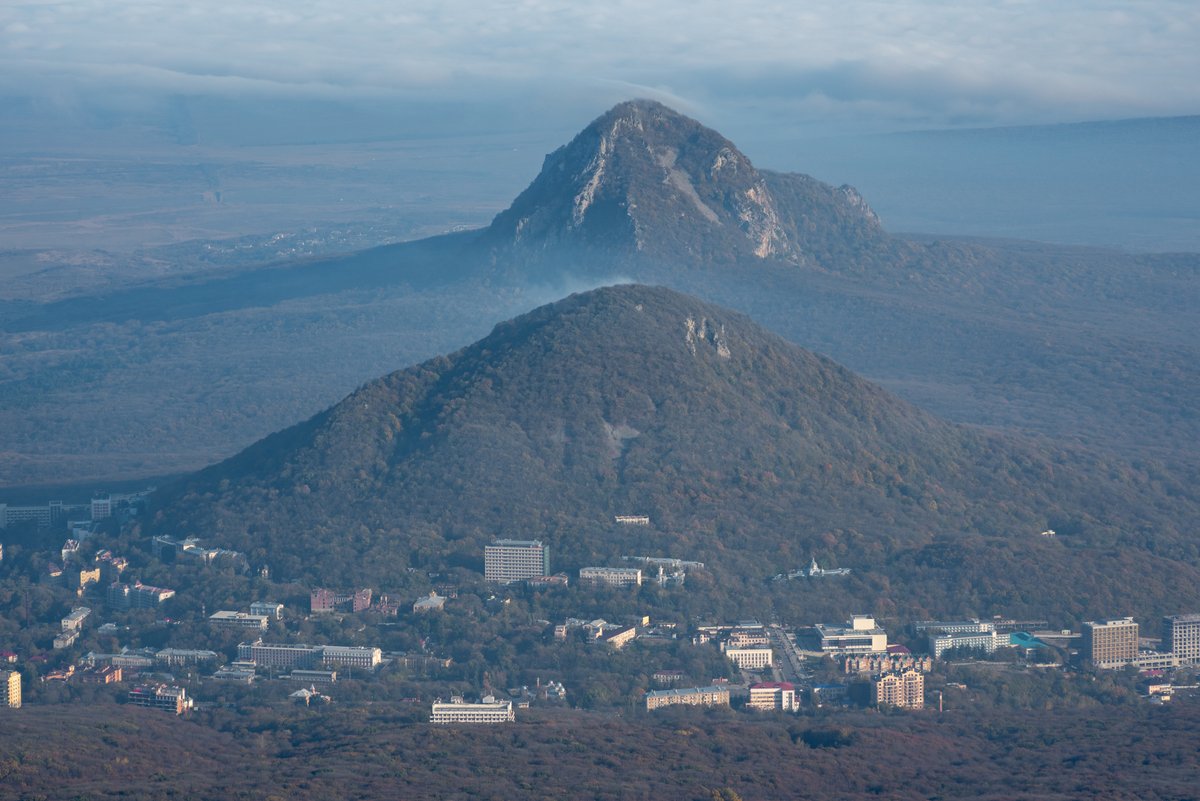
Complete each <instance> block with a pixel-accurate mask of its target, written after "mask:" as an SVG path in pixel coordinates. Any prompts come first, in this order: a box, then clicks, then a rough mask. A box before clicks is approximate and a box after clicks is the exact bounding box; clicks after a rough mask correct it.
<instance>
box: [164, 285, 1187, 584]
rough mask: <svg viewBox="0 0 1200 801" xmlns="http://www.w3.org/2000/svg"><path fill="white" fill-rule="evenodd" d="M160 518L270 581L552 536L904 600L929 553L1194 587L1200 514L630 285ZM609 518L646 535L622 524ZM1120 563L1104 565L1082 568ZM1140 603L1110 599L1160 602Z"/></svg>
mask: <svg viewBox="0 0 1200 801" xmlns="http://www.w3.org/2000/svg"><path fill="white" fill-rule="evenodd" d="M158 505H159V511H158V514H157V517H156V522H155V525H154V528H155V529H156V530H164V531H172V532H175V533H186V534H192V533H202V534H203V535H204V536H205V537H207V538H210V539H212V540H214V541H219V542H221V543H222V544H224V545H227V546H229V547H234V548H238V549H241V550H245V551H248V552H249V553H250V554H251V559H252V562H253V563H255V564H259V563H268V564H270V565H271V566H272V568H273V569H274V571H275V573H276V574H277V575H279V576H283V577H292V578H307V579H311V580H320V581H330V582H344V583H350V582H359V581H375V582H378V583H380V584H382V585H384V586H386V585H387V584H388V582H389V580H390V577H394V576H395V575H396V574H397V573H398V572H401V571H403V570H404V569H405V568H408V567H418V568H427V569H442V568H444V567H446V566H454V565H461V566H468V567H473V568H476V569H478V568H479V567H480V566H481V554H482V550H483V546H484V545H485V544H486V543H487V542H489V541H490V540H491V539H492V538H493V537H494V536H498V535H501V536H514V537H522V538H527V537H538V538H541V539H544V540H545V541H547V542H548V543H549V544H550V545H551V548H552V553H553V554H554V565H555V569H568V570H570V569H574V568H577V567H579V566H582V565H585V564H593V563H601V564H604V563H609V562H612V561H614V560H617V559H619V558H620V556H621V555H623V554H628V553H662V554H670V555H674V556H680V557H684V558H689V559H700V560H702V561H706V562H710V563H712V564H714V565H717V566H718V568H717V573H718V575H722V576H728V577H731V578H732V577H737V578H738V580H749V581H761V580H764V579H765V578H767V577H768V576H769V575H771V574H773V573H775V572H778V570H779V569H781V567H788V566H798V565H799V564H801V563H805V562H807V560H808V557H809V556H810V554H812V553H814V552H817V551H819V552H820V553H821V554H822V556H823V557H824V558H833V559H835V560H837V561H841V562H843V563H847V564H849V563H853V564H854V565H855V567H856V568H860V569H863V570H874V571H878V572H880V573H881V574H882V573H888V574H891V575H893V576H894V577H895V578H896V579H897V584H896V585H893V586H892V587H891V591H890V592H892V593H895V594H896V595H897V596H903V595H905V594H911V599H916V598H919V597H924V598H929V597H930V596H929V592H928V590H926V591H924V592H922V591H920V590H919V585H920V584H921V582H922V580H923V574H924V572H926V571H925V568H929V569H935V568H937V566H938V565H939V564H941V563H943V562H944V561H945V559H946V558H947V557H946V556H945V554H946V553H947V552H957V553H959V555H960V557H962V558H966V557H968V556H969V557H970V559H974V558H977V557H981V558H983V559H985V560H986V559H988V558H990V557H989V549H990V550H991V552H994V553H995V554H996V557H997V559H998V560H1000V562H1005V563H1006V564H1000V563H999V562H998V563H997V564H996V565H994V570H993V571H992V572H993V573H994V574H995V575H992V576H991V578H990V579H989V581H995V582H997V585H998V589H999V590H1001V591H1004V592H1007V593H1009V594H1013V593H1017V594H1019V591H1018V589H1017V588H1016V587H1015V586H1013V582H1014V581H1017V580H1018V578H1017V577H1019V576H1020V574H1021V572H1022V571H1023V572H1025V573H1026V574H1028V575H1029V576H1034V575H1037V574H1039V573H1040V572H1041V570H1040V568H1039V569H1038V570H1031V569H1028V568H1029V567H1030V566H1028V565H1025V566H1023V565H1022V564H1021V563H1022V561H1023V560H1024V559H1028V558H1032V559H1033V560H1034V561H1035V562H1037V563H1038V564H1039V565H1041V566H1043V567H1045V566H1048V567H1049V569H1051V570H1052V571H1053V570H1055V569H1059V570H1060V571H1063V572H1060V575H1066V574H1068V573H1072V572H1073V571H1076V570H1082V571H1083V574H1084V575H1085V576H1086V575H1087V574H1088V571H1089V570H1093V569H1094V570H1097V571H1101V572H1100V573H1096V574H1095V575H1094V579H1095V581H1096V582H1097V583H1098V584H1101V583H1103V582H1104V581H1105V578H1106V577H1105V575H1103V574H1107V578H1108V579H1115V576H1113V573H1114V571H1117V572H1120V571H1126V570H1130V569H1133V570H1140V569H1154V570H1156V571H1158V573H1159V575H1160V577H1161V580H1162V581H1167V580H1171V581H1174V580H1179V581H1187V580H1189V577H1197V576H1200V573H1198V572H1197V571H1196V570H1195V567H1194V564H1195V556H1196V554H1195V545H1194V544H1189V543H1188V542H1187V540H1186V538H1185V537H1184V536H1183V535H1182V533H1181V528H1180V526H1181V525H1182V521H1186V520H1187V519H1188V515H1190V514H1194V513H1195V511H1196V510H1197V509H1198V508H1200V507H1197V504H1196V503H1195V499H1194V498H1193V497H1192V496H1191V495H1190V494H1189V493H1188V492H1186V491H1185V490H1184V488H1182V487H1180V486H1177V485H1175V484H1172V483H1171V481H1170V479H1169V478H1167V477H1165V476H1162V475H1157V474H1153V473H1152V472H1149V471H1147V470H1146V469H1135V468H1133V467H1131V466H1129V465H1124V464H1121V463H1117V462H1112V463H1101V462H1097V461H1096V460H1094V459H1090V458H1088V457H1086V456H1084V455H1082V454H1079V453H1074V452H1070V451H1063V450H1053V451H1047V450H1045V449H1038V448H1035V447H1033V446H1032V445H1031V444H1028V443H1023V442H1020V441H1015V440H1013V439H1011V438H1006V437H1004V436H1001V435H999V434H991V433H986V432H982V431H978V430H973V429H968V428H963V427H959V426H955V425H952V424H948V423H945V422H942V421H940V420H938V419H936V418H934V417H932V416H930V415H928V414H926V413H924V412H922V411H920V410H918V409H916V408H915V407H913V406H911V405H909V404H907V403H905V402H903V401H901V400H899V399H897V398H895V397H893V396H891V395H889V394H888V393H886V392H884V391H883V390H881V389H880V388H878V387H877V386H875V385H872V384H870V383H868V382H866V381H864V380H863V379H861V378H859V377H857V376H855V375H853V374H852V373H850V372H849V371H847V370H846V369H844V368H842V367H840V366H838V365H837V364H835V363H833V362H831V361H829V360H827V359H824V358H822V357H819V356H816V355H814V354H812V353H809V352H807V351H804V350H802V349H800V348H798V347H796V346H794V345H791V344H789V343H787V342H785V341H784V340H782V339H780V338H779V337H777V336H775V335H773V334H771V333H769V332H767V331H765V330H764V329H762V328H760V327H759V326H757V325H756V324H754V323H753V322H752V321H751V320H749V319H748V318H746V317H744V316H742V315H740V314H737V313H735V312H731V311H728V310H726V309H722V308H719V307H715V306H712V305H709V304H706V303H703V302H701V301H699V300H697V299H695V298H691V297H687V296H683V295H679V294H677V293H675V292H672V291H670V290H667V289H662V288H650V287H644V286H617V287H611V288H606V289H601V290H595V291H592V292H588V293H584V294H580V295H573V296H571V297H569V298H566V299H565V300H562V301H559V302H557V303H555V304H551V305H549V306H544V307H542V308H539V309H537V310H535V311H533V312H530V313H529V314H526V315H523V316H521V317H519V318H517V319H515V320H513V321H510V322H507V323H503V324H501V325H499V326H497V327H496V329H495V330H494V331H493V332H492V334H491V335H489V336H488V337H486V338H484V339H483V340H481V341H479V342H477V343H475V344H474V345H471V346H470V347H467V348H464V349H463V350H461V351H458V352H457V353H454V354H452V355H449V356H446V357H441V358H437V359H433V360H431V361H428V362H425V363H423V364H421V365H418V366H415V367H412V368H409V369H407V370H403V371H400V372H396V373H393V374H391V375H389V376H386V377H384V378H382V379H380V380H378V381H373V382H371V383H369V384H367V385H365V386H363V387H362V388H360V389H359V390H358V391H356V392H355V393H353V394H352V395H350V396H349V397H348V398H346V399H345V400H344V401H342V402H341V403H339V404H337V405H336V406H334V407H332V408H331V409H329V410H327V411H325V412H322V413H321V414H319V415H317V416H316V417H314V418H312V419H310V420H308V421H306V422H304V423H302V424H300V425H297V426H294V427H292V428H290V429H287V430H285V431H282V432H280V433H278V434H275V435H272V436H271V437H268V438H267V439H265V440H263V441H262V442H260V443H258V444H256V445H254V446H253V447H251V448H249V449H247V450H246V451H244V452H243V453H241V454H239V455H238V456H236V457H234V458H232V459H229V460H227V461H226V462H223V463H221V464H219V465H216V466H214V467H212V468H209V469H207V470H204V471H202V472H201V473H199V474H197V475H195V476H194V477H192V478H190V479H187V480H186V481H184V482H182V483H181V484H180V485H178V486H176V487H173V488H170V489H169V490H167V491H165V492H163V493H160V497H159V499H158ZM623 513H638V514H648V515H650V517H651V519H652V521H653V523H654V525H653V526H652V527H650V528H648V529H646V528H637V529H630V528H622V527H614V526H613V525H612V523H611V521H612V519H613V516H614V515H616V514H623ZM1048 527H1052V528H1056V529H1059V530H1060V532H1061V536H1060V538H1059V540H1058V541H1057V542H1054V543H1052V544H1050V545H1047V544H1046V543H1045V542H1044V541H1041V539H1040V538H1039V537H1038V532H1040V531H1042V530H1043V529H1045V528H1048ZM980 538H984V539H982V540H981V539H980ZM989 538H990V539H989ZM992 540H994V543H993V544H997V543H1000V544H1003V547H1002V548H998V549H996V548H991V546H988V545H987V542H989V541H992ZM1118 544H1120V545H1123V546H1126V547H1128V548H1129V555H1128V556H1127V557H1124V558H1122V559H1121V560H1117V561H1115V562H1113V561H1106V560H1105V559H1104V558H1102V557H1103V552H1102V551H1099V550H1094V549H1097V548H1106V547H1110V546H1113V545H1118ZM948 549H949V550H948ZM1164 557H1171V558H1174V559H1181V560H1184V561H1185V562H1187V563H1189V564H1178V563H1173V562H1170V561H1168V560H1167V559H1166V558H1164ZM950 558H958V557H950ZM970 559H968V561H970ZM1080 560H1082V561H1080ZM1069 562H1070V563H1071V564H1073V565H1074V567H1072V568H1070V569H1068V568H1067V567H1066V566H1067V564H1068V563H1069ZM906 564H907V565H909V568H905V565H906ZM914 564H915V565H924V567H923V568H919V569H913V568H912V565H914ZM960 567H962V568H964V569H965V567H967V566H962V565H960ZM981 567H983V565H981ZM984 569H985V570H986V567H985V568H984ZM864 580H866V579H864ZM1085 580H1090V579H1085ZM1051 583H1053V582H1051ZM1110 583H1111V582H1110ZM1149 586H1150V585H1149V584H1146V585H1142V586H1135V585H1134V584H1132V583H1131V582H1129V581H1128V580H1127V579H1121V581H1120V582H1119V587H1118V589H1117V590H1116V591H1115V592H1116V596H1117V597H1118V598H1120V599H1126V600H1130V599H1135V598H1138V597H1143V598H1146V597H1148V596H1150V595H1153V596H1154V597H1156V598H1158V597H1160V596H1161V595H1162V593H1163V592H1165V590H1164V587H1163V586H1161V585H1158V584H1156V585H1155V589H1149ZM856 589H857V590H858V591H860V592H877V591H878V587H876V588H874V589H864V588H863V587H862V586H858V587H857V588H856ZM970 589H971V588H969V587H967V588H964V591H970ZM1080 589H1081V588H1075V590H1074V591H1073V592H1074V593H1075V594H1077V593H1078V592H1079V591H1080ZM1106 592H1109V590H1106ZM1189 592H1190V593H1192V594H1195V592H1196V590H1195V589H1194V585H1193V589H1191V590H1188V591H1186V592H1185V594H1187V593H1189ZM1039 593H1040V594H1041V595H1042V597H1047V596H1048V595H1051V596H1052V595H1054V594H1055V593H1061V588H1056V587H1049V588H1045V589H1044V590H1039ZM1070 597H1072V593H1066V594H1061V595H1059V596H1058V597H1056V598H1055V599H1054V600H1053V603H1054V604H1057V605H1060V606H1064V605H1068V604H1069V603H1070V600H1069V598H1070ZM1109 597H1110V598H1111V595H1110V596H1109Z"/></svg>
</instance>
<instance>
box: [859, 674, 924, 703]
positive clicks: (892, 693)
mask: <svg viewBox="0 0 1200 801" xmlns="http://www.w3.org/2000/svg"><path fill="white" fill-rule="evenodd" d="M871 704H872V705H873V706H895V707H900V708H902V709H923V708H924V707H925V676H924V675H923V674H922V673H920V672H919V671H916V670H904V671H899V672H896V673H885V674H883V675H882V676H879V677H878V678H876V679H874V680H873V681H872V682H871Z"/></svg>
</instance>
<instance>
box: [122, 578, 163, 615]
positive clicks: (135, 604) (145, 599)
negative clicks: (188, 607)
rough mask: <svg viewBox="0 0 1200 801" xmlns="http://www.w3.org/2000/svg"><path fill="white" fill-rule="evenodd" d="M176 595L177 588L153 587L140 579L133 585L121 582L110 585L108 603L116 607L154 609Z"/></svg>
mask: <svg viewBox="0 0 1200 801" xmlns="http://www.w3.org/2000/svg"><path fill="white" fill-rule="evenodd" d="M174 597H175V590H168V589H166V588H164V587H151V586H150V585H149V584H142V583H141V582H140V581H139V582H138V583H136V584H134V585H133V586H130V585H128V584H121V583H120V582H117V583H114V584H110V585H109V587H108V605H109V606H111V607H112V608H114V609H154V608H155V607H158V606H161V605H162V603H163V602H164V601H166V600H168V599H170V598H174Z"/></svg>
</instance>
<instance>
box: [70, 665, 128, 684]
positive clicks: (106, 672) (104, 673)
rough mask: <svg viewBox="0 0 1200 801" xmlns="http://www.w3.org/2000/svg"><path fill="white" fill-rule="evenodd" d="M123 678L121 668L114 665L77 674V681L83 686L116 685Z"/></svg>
mask: <svg viewBox="0 0 1200 801" xmlns="http://www.w3.org/2000/svg"><path fill="white" fill-rule="evenodd" d="M123 677H124V673H123V671H122V670H121V668H119V667H116V666H114V665H104V666H102V667H96V668H92V669H91V670H85V671H82V672H81V673H80V674H79V680H80V681H82V682H83V683H85V684H117V683H119V682H120V681H121V679H122V678H123Z"/></svg>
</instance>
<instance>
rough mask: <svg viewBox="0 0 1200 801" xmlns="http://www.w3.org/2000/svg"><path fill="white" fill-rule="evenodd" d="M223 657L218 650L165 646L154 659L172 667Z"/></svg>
mask: <svg viewBox="0 0 1200 801" xmlns="http://www.w3.org/2000/svg"><path fill="white" fill-rule="evenodd" d="M220 657H221V655H220V654H218V653H217V652H216V651H199V650H195V649H191V648H163V649H162V650H161V651H159V652H158V653H156V654H155V655H154V661H156V662H160V663H162V664H164V665H168V666H170V667H186V666H188V665H199V664H202V663H204V662H215V661H217V660H218V659H219V658H220Z"/></svg>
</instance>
